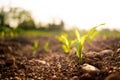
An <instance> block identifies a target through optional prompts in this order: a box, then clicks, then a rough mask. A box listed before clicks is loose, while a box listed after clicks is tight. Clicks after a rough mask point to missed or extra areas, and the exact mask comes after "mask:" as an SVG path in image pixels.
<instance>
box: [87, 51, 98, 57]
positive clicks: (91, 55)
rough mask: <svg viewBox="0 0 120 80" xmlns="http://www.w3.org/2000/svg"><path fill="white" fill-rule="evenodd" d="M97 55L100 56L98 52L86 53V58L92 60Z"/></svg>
mask: <svg viewBox="0 0 120 80" xmlns="http://www.w3.org/2000/svg"><path fill="white" fill-rule="evenodd" d="M97 55H98V52H92V51H90V52H87V53H85V56H86V57H90V58H92V57H95V56H97Z"/></svg>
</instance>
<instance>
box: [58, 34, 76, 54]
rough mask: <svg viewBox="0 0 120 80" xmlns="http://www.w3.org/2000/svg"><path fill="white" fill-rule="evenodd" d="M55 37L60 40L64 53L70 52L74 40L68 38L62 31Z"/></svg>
mask: <svg viewBox="0 0 120 80" xmlns="http://www.w3.org/2000/svg"><path fill="white" fill-rule="evenodd" d="M57 39H58V40H59V41H60V42H62V48H63V50H64V51H65V52H66V53H69V52H70V49H71V47H72V45H73V44H74V42H75V41H74V40H71V39H69V38H68V35H67V34H65V33H63V34H61V35H60V36H58V37H57Z"/></svg>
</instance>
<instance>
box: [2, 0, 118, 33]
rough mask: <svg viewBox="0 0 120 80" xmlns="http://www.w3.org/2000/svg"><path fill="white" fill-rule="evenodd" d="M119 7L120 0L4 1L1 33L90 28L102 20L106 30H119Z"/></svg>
mask: <svg viewBox="0 0 120 80" xmlns="http://www.w3.org/2000/svg"><path fill="white" fill-rule="evenodd" d="M119 7H120V5H119V0H90V1H89V0H84V1H83V0H0V32H1V35H4V34H5V33H7V32H8V33H9V34H11V35H13V32H20V31H21V30H32V31H33V30H39V31H52V30H53V31H60V30H72V29H74V28H78V29H79V30H89V29H90V28H92V27H93V26H96V25H98V24H101V23H106V25H105V26H103V27H100V28H101V29H104V30H105V32H106V31H108V32H109V31H110V30H112V31H117V32H118V31H119V30H120V22H119V21H120V10H119ZM11 29H12V32H10V30H11Z"/></svg>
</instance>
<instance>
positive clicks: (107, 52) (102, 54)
mask: <svg viewBox="0 0 120 80" xmlns="http://www.w3.org/2000/svg"><path fill="white" fill-rule="evenodd" d="M113 54H114V52H113V51H112V50H102V51H101V52H100V53H99V55H100V56H104V57H105V56H112V55H113Z"/></svg>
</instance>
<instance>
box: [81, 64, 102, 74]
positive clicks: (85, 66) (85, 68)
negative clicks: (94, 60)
mask: <svg viewBox="0 0 120 80" xmlns="http://www.w3.org/2000/svg"><path fill="white" fill-rule="evenodd" d="M81 68H82V69H83V71H84V72H87V73H92V74H97V73H100V70H99V69H98V68H96V67H95V66H93V65H90V64H87V63H85V64H83V65H82V66H81Z"/></svg>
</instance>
